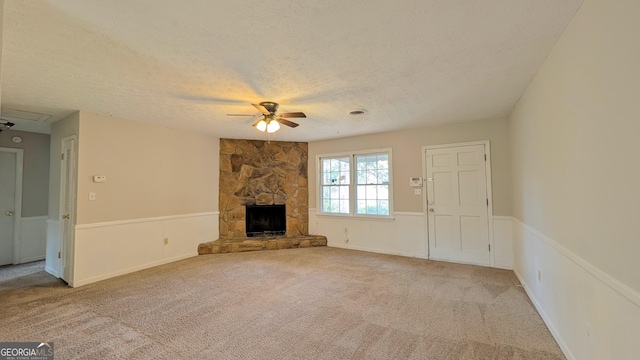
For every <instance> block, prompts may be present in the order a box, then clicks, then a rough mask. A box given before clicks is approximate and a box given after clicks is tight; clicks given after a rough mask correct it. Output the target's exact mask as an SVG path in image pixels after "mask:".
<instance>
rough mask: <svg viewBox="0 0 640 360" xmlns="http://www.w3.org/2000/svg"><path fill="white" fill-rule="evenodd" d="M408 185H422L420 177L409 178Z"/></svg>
mask: <svg viewBox="0 0 640 360" xmlns="http://www.w3.org/2000/svg"><path fill="white" fill-rule="evenodd" d="M409 186H422V178H421V177H412V178H409Z"/></svg>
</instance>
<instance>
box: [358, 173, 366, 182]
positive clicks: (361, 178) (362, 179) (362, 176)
mask: <svg viewBox="0 0 640 360" xmlns="http://www.w3.org/2000/svg"><path fill="white" fill-rule="evenodd" d="M357 178H358V180H357V184H366V183H367V172H366V171H358V174H357Z"/></svg>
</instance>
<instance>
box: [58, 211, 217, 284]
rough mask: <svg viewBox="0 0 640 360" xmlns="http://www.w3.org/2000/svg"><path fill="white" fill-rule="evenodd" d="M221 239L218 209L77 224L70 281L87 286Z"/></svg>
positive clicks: (181, 256)
mask: <svg viewBox="0 0 640 360" xmlns="http://www.w3.org/2000/svg"><path fill="white" fill-rule="evenodd" d="M217 238H218V213H217V212H210V213H197V214H184V215H177V216H166V217H158V218H145V219H134V220H126V221H114V222H109V223H97V224H83V225H78V226H76V228H75V244H74V257H73V258H74V266H73V278H72V280H71V281H70V282H69V284H70V285H71V286H74V287H76V286H81V285H86V284H89V283H92V282H95V281H100V280H104V279H108V278H110V277H114V276H119V275H122V274H126V273H130V272H133V271H137V270H141V269H145V268H149V267H152V266H157V265H160V264H166V263H168V262H172V261H177V260H180V259H184V258H188V257H192V256H195V255H197V253H198V245H199V244H200V243H203V242H208V241H212V240H215V239H217ZM165 239H167V243H166V244H165Z"/></svg>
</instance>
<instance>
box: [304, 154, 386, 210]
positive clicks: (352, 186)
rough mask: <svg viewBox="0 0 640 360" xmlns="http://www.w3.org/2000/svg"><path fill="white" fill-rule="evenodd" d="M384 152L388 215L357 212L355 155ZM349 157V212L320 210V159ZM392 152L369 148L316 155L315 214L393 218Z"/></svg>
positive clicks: (321, 173) (321, 186) (321, 183)
mask: <svg viewBox="0 0 640 360" xmlns="http://www.w3.org/2000/svg"><path fill="white" fill-rule="evenodd" d="M379 154H386V155H387V156H388V159H389V183H388V186H389V215H377V214H358V213H356V210H357V201H358V199H357V198H356V195H357V193H356V189H357V186H358V184H357V169H356V156H363V155H364V156H366V155H379ZM340 157H342V158H345V157H348V158H349V184H348V186H349V213H333V212H324V211H322V191H323V186H324V184H323V182H322V175H323V172H322V170H323V168H322V160H323V159H327V158H340ZM393 193H394V188H393V152H392V149H391V148H382V149H371V150H358V151H348V152H340V153H330V154H318V155H316V214H317V215H318V216H333V217H348V218H362V219H394V207H393V203H394V201H393V198H394V196H393Z"/></svg>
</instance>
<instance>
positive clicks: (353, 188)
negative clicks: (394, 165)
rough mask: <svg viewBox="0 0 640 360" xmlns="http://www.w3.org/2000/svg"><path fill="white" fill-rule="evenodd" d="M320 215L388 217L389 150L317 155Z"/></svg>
mask: <svg viewBox="0 0 640 360" xmlns="http://www.w3.org/2000/svg"><path fill="white" fill-rule="evenodd" d="M318 165H319V166H318V171H319V174H320V186H319V189H318V190H319V204H320V213H324V214H338V215H360V216H386V217H389V216H391V213H392V203H393V202H392V193H393V188H392V185H391V174H392V171H391V149H384V150H376V151H370V152H357V153H352V154H338V155H326V156H324V155H320V156H319V161H318Z"/></svg>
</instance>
